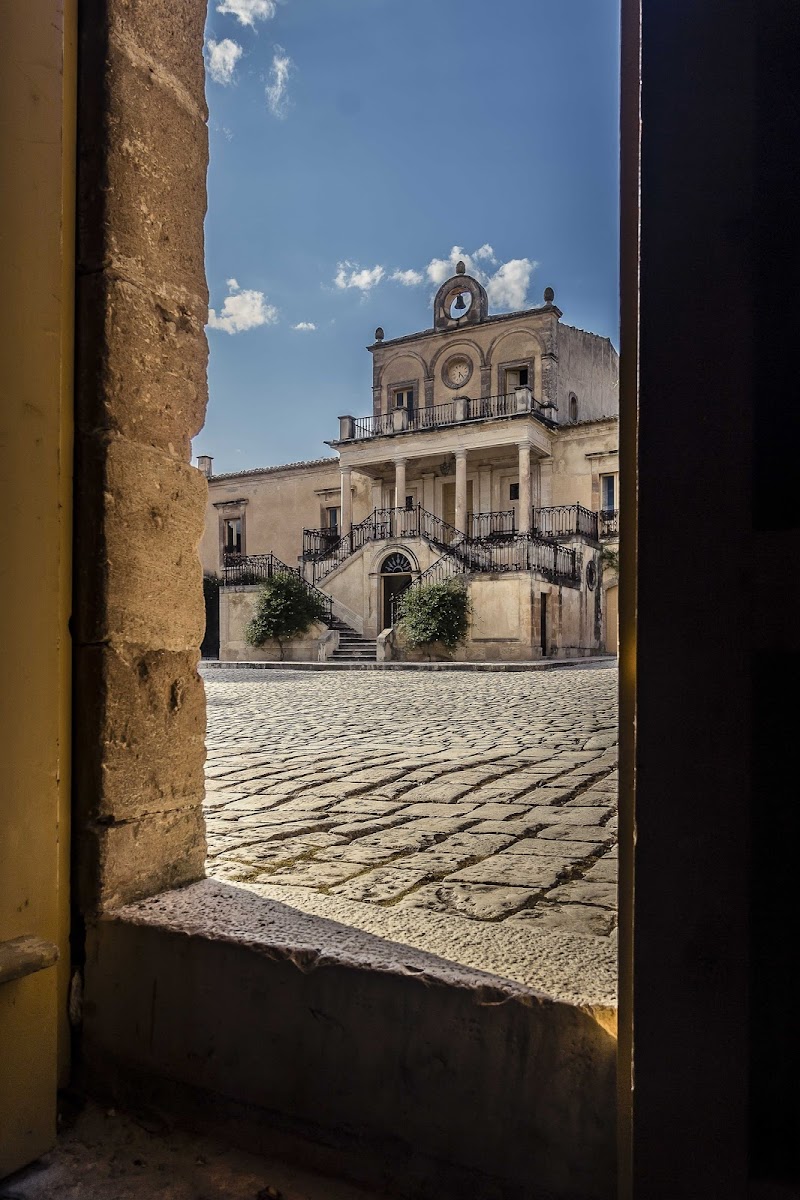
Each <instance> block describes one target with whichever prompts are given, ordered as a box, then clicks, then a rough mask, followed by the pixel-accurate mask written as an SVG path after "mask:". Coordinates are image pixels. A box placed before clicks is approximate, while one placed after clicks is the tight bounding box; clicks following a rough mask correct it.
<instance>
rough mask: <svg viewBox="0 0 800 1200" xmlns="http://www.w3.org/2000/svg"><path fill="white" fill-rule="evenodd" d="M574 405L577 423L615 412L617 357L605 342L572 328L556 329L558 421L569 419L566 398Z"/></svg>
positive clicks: (617, 408)
mask: <svg viewBox="0 0 800 1200" xmlns="http://www.w3.org/2000/svg"><path fill="white" fill-rule="evenodd" d="M570 395H574V396H575V398H576V399H577V401H578V420H579V421H596V420H598V419H599V418H600V417H610V416H616V415H617V413H618V412H619V355H618V354H617V352H616V350H615V349H614V347H613V346H612V344H611V342H610V341H609V340H608V338H604V337H599V336H598V335H597V334H596V333H587V331H586V330H585V329H575V328H574V326H572V325H559V327H558V420H559V422H560V423H561V424H566V423H567V422H568V421H569V419H570V412H569V398H570Z"/></svg>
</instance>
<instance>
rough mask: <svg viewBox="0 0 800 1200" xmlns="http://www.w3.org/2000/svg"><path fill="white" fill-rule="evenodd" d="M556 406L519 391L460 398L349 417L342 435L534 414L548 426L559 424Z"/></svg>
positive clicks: (351, 436) (353, 436) (354, 438)
mask: <svg viewBox="0 0 800 1200" xmlns="http://www.w3.org/2000/svg"><path fill="white" fill-rule="evenodd" d="M551 409H552V405H546V404H542V403H541V402H540V401H539V400H535V399H534V398H533V397H531V399H530V404H529V405H528V401H527V400H526V399H525V398H524V397H521V396H520V395H519V394H518V393H517V392H506V393H504V394H503V395H499V396H479V397H471V396H457V397H455V398H454V399H453V400H448V401H446V402H445V403H444V404H433V405H430V406H429V407H427V408H416V409H413V410H411V411H409V410H408V409H404V408H398V409H394V410H392V411H390V412H388V413H378V414H377V415H374V416H371V417H348V418H343V420H346V421H349V422H350V424H349V426H348V427H347V432H345V433H342V434H341V440H342V441H358V440H360V439H362V438H373V437H382V436H385V435H386V434H389V433H403V432H405V431H406V430H418V429H438V428H440V427H442V426H446V425H458V424H460V423H461V422H462V421H480V420H488V419H489V418H492V417H512V416H516V415H517V414H518V413H525V412H528V413H532V414H533V415H534V416H535V417H537V418H539V419H540V420H541V421H543V422H544V423H545V424H546V425H550V426H552V425H554V424H555V422H554V421H553V420H552V418H551V417H550V415H549V413H550V411H551Z"/></svg>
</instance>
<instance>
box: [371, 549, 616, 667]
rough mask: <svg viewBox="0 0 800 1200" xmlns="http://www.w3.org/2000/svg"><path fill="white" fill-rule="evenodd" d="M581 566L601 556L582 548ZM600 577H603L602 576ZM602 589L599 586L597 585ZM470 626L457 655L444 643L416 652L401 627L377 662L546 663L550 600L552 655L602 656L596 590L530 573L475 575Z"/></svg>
mask: <svg viewBox="0 0 800 1200" xmlns="http://www.w3.org/2000/svg"><path fill="white" fill-rule="evenodd" d="M576 549H577V551H578V556H579V561H580V562H581V563H582V564H583V566H582V569H583V570H584V571H585V567H586V563H588V562H589V561H594V562H595V569H596V570H597V557H598V555H597V551H595V550H594V549H593V548H592V547H590V546H585V545H584V544H583V543H577V544H576ZM598 573H599V572H598ZM598 586H599V585H598ZM467 590H468V593H469V599H470V605H471V608H472V611H471V614H470V623H469V630H468V632H467V636H466V638H465V640H464V641H463V642H461V643H460V644H459V645H458V646H456V647H454V649H452V650H448V649H447V647H446V646H442V645H440V644H439V643H433V644H432V645H431V646H417V647H411V646H409V645H408V643H407V642H406V640H405V638H404V636H403V633H402V628H398V627H395V628H394V629H392V630H387V631H385V632H384V633H382V634H381V635H380V637H379V638H378V658H379V659H381V660H383V661H388V662H392V661H394V662H427V661H433V662H437V661H439V662H444V661H452V662H528V661H530V660H531V659H536V658H541V657H542V651H541V626H540V619H541V602H542V596H543V595H546V596H547V605H548V608H547V631H548V647H549V650H548V653H549V654H555V655H557V656H558V657H559V658H580V657H585V656H588V655H591V654H599V653H601V640H600V637H601V620H600V602H599V599H598V594H597V587H595V588H594V589H589V588H587V587H580V588H573V587H559V586H558V585H557V584H553V583H548V582H547V581H546V580H542V579H535V578H531V576H530V575H529V574H527V573H524V572H522V573H516V572H511V571H510V572H508V573H506V574H502V575H476V576H473V577H471V578H470V579H468V580H467Z"/></svg>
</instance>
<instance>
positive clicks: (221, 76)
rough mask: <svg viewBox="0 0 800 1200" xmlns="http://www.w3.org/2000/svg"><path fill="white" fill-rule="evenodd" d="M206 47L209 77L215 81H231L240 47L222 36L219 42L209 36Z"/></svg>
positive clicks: (225, 83) (240, 54)
mask: <svg viewBox="0 0 800 1200" xmlns="http://www.w3.org/2000/svg"><path fill="white" fill-rule="evenodd" d="M207 47H208V55H207V62H208V73H209V75H210V76H211V78H212V79H213V80H214V82H215V83H221V84H224V85H227V84H229V83H233V73H234V71H235V70H236V64H237V62H238V61H239V59H240V58H241V57H242V47H241V46H240V45H239V43H238V42H234V41H233V40H232V39H231V38H223V40H222V41H221V42H215V41H214V40H213V38H209V39H208V43H207Z"/></svg>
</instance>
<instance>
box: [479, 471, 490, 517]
mask: <svg viewBox="0 0 800 1200" xmlns="http://www.w3.org/2000/svg"><path fill="white" fill-rule="evenodd" d="M478 511H479V512H482V513H486V512H491V511H492V468H491V467H481V469H480V471H479V472H478Z"/></svg>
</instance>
